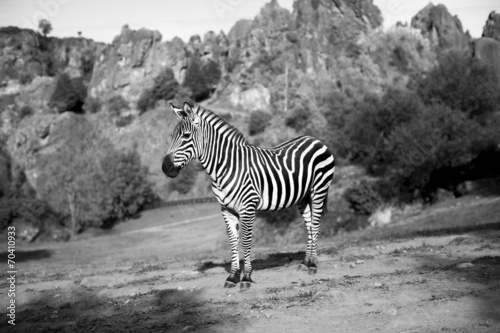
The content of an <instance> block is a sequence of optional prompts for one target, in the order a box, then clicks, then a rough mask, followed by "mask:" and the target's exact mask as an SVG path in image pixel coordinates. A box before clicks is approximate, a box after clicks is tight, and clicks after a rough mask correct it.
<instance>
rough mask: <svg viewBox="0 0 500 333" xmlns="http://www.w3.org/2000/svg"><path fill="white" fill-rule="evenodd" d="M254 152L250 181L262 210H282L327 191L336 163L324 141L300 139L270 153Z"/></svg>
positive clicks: (275, 148) (257, 150) (285, 143)
mask: <svg viewBox="0 0 500 333" xmlns="http://www.w3.org/2000/svg"><path fill="white" fill-rule="evenodd" d="M254 149H255V157H254V158H253V159H252V162H253V163H252V165H250V177H251V179H252V182H253V184H254V187H255V190H256V191H257V194H258V196H259V199H260V203H259V205H258V207H257V208H258V209H259V210H278V209H283V208H286V207H290V206H292V205H294V204H296V203H298V202H300V201H301V200H304V199H307V197H308V196H310V195H311V193H312V192H318V191H328V187H329V186H330V183H331V180H332V177H333V173H334V169H335V163H334V158H333V156H332V154H331V153H330V151H329V150H328V148H327V147H326V146H325V145H324V144H323V143H322V142H321V141H319V140H317V139H315V138H313V137H309V136H301V137H297V138H294V139H291V140H288V141H286V142H284V143H282V144H280V145H278V146H276V147H273V148H270V149H261V148H257V147H254ZM325 195H326V194H325Z"/></svg>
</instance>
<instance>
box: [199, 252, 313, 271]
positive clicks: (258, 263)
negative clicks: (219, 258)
mask: <svg viewBox="0 0 500 333" xmlns="http://www.w3.org/2000/svg"><path fill="white" fill-rule="evenodd" d="M304 256H305V252H304V251H298V252H279V253H269V254H262V255H258V256H257V258H256V259H254V260H252V268H253V270H254V271H258V270H263V269H268V268H275V267H282V266H292V265H298V264H299V263H300V262H301V261H302V260H303V259H304ZM215 267H222V268H224V269H225V270H226V272H228V273H229V271H230V270H231V263H230V262H224V263H214V262H213V261H205V262H202V263H201V264H200V265H199V266H198V268H197V271H198V272H201V273H203V272H205V271H206V270H209V269H211V268H215ZM240 267H243V260H240Z"/></svg>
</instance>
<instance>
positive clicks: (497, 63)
mask: <svg viewBox="0 0 500 333" xmlns="http://www.w3.org/2000/svg"><path fill="white" fill-rule="evenodd" d="M473 52H474V57H475V58H477V59H480V60H481V61H484V62H486V63H489V64H490V65H491V66H492V67H493V68H494V69H495V70H496V73H497V76H498V77H499V78H500V14H497V13H495V12H491V13H490V15H489V16H488V19H487V20H486V24H485V26H484V28H483V37H482V38H478V39H476V40H474V43H473Z"/></svg>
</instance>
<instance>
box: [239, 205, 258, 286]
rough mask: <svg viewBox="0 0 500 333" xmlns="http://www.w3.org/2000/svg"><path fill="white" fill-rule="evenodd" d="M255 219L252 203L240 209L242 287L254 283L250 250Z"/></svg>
mask: <svg viewBox="0 0 500 333" xmlns="http://www.w3.org/2000/svg"><path fill="white" fill-rule="evenodd" d="M254 221H255V207H254V205H252V204H249V205H247V207H246V208H245V209H244V210H242V211H240V222H241V247H242V248H243V261H244V269H243V278H242V279H241V285H240V287H241V289H248V288H250V287H251V285H252V282H253V281H252V277H251V275H252V263H251V261H250V250H251V249H252V229H253V223H254Z"/></svg>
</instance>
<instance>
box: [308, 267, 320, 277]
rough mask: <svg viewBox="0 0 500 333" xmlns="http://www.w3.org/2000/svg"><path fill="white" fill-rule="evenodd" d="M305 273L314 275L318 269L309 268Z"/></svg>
mask: <svg viewBox="0 0 500 333" xmlns="http://www.w3.org/2000/svg"><path fill="white" fill-rule="evenodd" d="M307 272H308V273H309V275H314V274H316V273H317V272H318V268H317V267H309V269H308V270H307Z"/></svg>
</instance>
